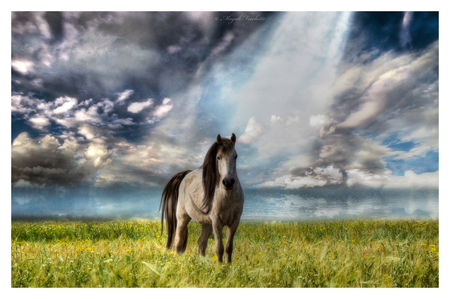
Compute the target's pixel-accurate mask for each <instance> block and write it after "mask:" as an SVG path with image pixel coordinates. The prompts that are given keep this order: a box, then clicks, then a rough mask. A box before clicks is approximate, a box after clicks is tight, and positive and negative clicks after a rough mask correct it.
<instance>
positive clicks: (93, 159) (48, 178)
mask: <svg viewBox="0 0 450 299" xmlns="http://www.w3.org/2000/svg"><path fill="white" fill-rule="evenodd" d="M109 156H110V152H109V151H108V150H107V149H106V148H105V147H104V146H102V145H95V144H91V145H90V146H89V147H88V148H87V149H86V151H85V152H83V150H80V146H79V144H78V142H77V141H76V140H75V139H66V140H65V141H64V143H63V144H61V143H60V142H59V140H58V139H56V138H55V137H53V136H50V135H46V136H44V137H42V138H40V140H39V141H35V140H33V139H31V138H30V137H29V135H28V134H27V133H21V134H20V135H19V136H18V137H17V138H16V139H15V140H14V142H13V144H12V146H11V165H12V183H19V185H21V184H22V185H24V184H25V185H26V184H44V185H46V184H49V185H52V184H59V185H71V184H76V183H80V182H81V181H83V180H84V179H85V178H86V177H88V176H89V175H92V174H93V173H94V172H95V170H96V169H97V167H98V166H100V165H101V164H103V163H105V162H107V161H108V159H109Z"/></svg>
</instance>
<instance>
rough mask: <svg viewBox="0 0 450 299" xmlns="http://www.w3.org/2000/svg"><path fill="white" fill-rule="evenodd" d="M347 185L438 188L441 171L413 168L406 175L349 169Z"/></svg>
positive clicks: (388, 171) (390, 187) (386, 171)
mask: <svg viewBox="0 0 450 299" xmlns="http://www.w3.org/2000/svg"><path fill="white" fill-rule="evenodd" d="M347 174H348V179H347V185H349V186H353V185H360V186H366V187H372V188H386V189H396V188H400V189H402V188H403V189H408V188H438V187H439V171H436V172H426V173H422V174H416V173H415V172H413V171H411V170H407V171H405V175H404V176H395V175H393V174H392V172H391V171H390V170H385V171H384V172H382V173H376V174H373V173H370V172H369V171H364V170H359V169H353V170H349V171H347Z"/></svg>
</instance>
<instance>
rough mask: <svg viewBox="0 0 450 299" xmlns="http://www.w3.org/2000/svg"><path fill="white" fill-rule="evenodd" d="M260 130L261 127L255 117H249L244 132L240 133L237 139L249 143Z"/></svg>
mask: <svg viewBox="0 0 450 299" xmlns="http://www.w3.org/2000/svg"><path fill="white" fill-rule="evenodd" d="M262 131H263V127H262V126H261V125H260V124H259V123H258V122H257V121H256V117H254V116H253V117H250V119H249V120H248V123H247V127H246V128H245V132H244V134H242V135H241V136H240V137H239V138H238V139H237V141H238V142H241V143H244V144H250V143H252V142H253V141H255V140H256V138H258V136H259V135H260V134H261V133H262Z"/></svg>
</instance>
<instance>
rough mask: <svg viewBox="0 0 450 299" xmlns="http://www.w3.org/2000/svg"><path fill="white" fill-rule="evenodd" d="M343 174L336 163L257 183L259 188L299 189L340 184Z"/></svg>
mask: <svg viewBox="0 0 450 299" xmlns="http://www.w3.org/2000/svg"><path fill="white" fill-rule="evenodd" d="M343 177H344V176H343V174H342V172H341V170H340V169H339V168H336V167H334V165H329V166H327V167H314V168H312V167H310V168H308V169H307V170H305V172H304V174H303V175H300V176H292V175H284V176H281V177H278V178H276V179H275V180H274V181H268V182H264V183H261V184H258V185H256V187H258V188H265V187H284V188H285V189H299V188H303V187H316V186H319V187H321V186H325V185H339V184H342V183H343Z"/></svg>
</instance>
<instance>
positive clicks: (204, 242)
mask: <svg viewBox="0 0 450 299" xmlns="http://www.w3.org/2000/svg"><path fill="white" fill-rule="evenodd" d="M212 230H213V229H212V226H211V224H203V225H202V233H201V234H200V238H198V253H199V254H200V255H201V256H205V252H206V247H207V246H208V238H209V236H210V235H211V232H212Z"/></svg>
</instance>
